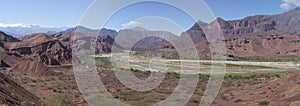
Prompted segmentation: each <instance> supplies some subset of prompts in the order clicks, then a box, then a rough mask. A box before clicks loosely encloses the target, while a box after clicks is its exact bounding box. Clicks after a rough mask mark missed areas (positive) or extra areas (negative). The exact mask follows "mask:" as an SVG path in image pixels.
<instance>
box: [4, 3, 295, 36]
mask: <svg viewBox="0 0 300 106" xmlns="http://www.w3.org/2000/svg"><path fill="white" fill-rule="evenodd" d="M99 1H101V0H99ZM93 2H94V0H3V1H1V9H0V13H1V15H0V27H1V26H14V25H15V26H18V25H23V24H24V25H33V24H34V25H39V26H48V27H74V26H77V25H79V23H80V20H81V18H82V16H83V15H84V14H85V12H86V11H87V9H88V8H89V6H90V5H91V4H92V3H93ZM204 2H206V4H207V5H208V6H209V8H210V9H211V10H212V12H213V13H214V15H215V16H216V17H221V18H223V19H225V20H235V19H241V18H244V17H246V16H251V15H258V14H259V15H263V14H266V15H272V14H279V13H282V12H285V11H288V10H290V9H293V8H295V7H296V6H300V0H204ZM187 5H189V4H188V3H187ZM98 13H99V14H101V11H99V12H98ZM178 14H180V15H178ZM148 16H161V17H164V19H165V20H167V21H168V19H170V20H171V21H173V22H175V23H176V24H177V25H178V26H179V27H181V28H183V30H187V29H188V28H190V27H191V26H192V25H193V24H194V21H193V20H191V18H190V17H189V16H188V15H186V14H184V13H183V12H182V11H181V10H180V9H178V8H176V7H172V6H168V5H164V4H158V3H156V4H155V3H152V4H151V3H140V4H136V5H132V6H130V7H126V8H124V9H122V10H120V11H118V12H116V13H115V15H113V16H112V17H111V19H110V20H108V22H107V24H106V25H105V27H107V28H109V29H114V30H120V29H122V28H124V27H128V26H138V25H141V24H142V23H141V22H137V20H140V21H141V20H142V21H143V18H145V17H146V18H147V17H148ZM164 19H162V20H164ZM158 22H161V21H158ZM157 24H159V23H157ZM156 27H157V26H156Z"/></svg>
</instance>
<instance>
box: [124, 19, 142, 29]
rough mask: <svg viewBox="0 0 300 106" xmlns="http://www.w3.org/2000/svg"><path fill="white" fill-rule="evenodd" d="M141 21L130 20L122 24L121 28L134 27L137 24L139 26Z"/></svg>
mask: <svg viewBox="0 0 300 106" xmlns="http://www.w3.org/2000/svg"><path fill="white" fill-rule="evenodd" d="M141 24H142V23H140V22H137V21H130V22H128V23H125V24H122V27H123V29H124V28H134V27H137V26H140V25H141Z"/></svg>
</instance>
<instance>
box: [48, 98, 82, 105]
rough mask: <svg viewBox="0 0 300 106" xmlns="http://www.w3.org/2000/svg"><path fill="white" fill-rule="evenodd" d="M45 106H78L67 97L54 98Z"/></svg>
mask: <svg viewBox="0 0 300 106" xmlns="http://www.w3.org/2000/svg"><path fill="white" fill-rule="evenodd" d="M45 106H76V105H75V104H74V103H72V101H71V100H70V99H69V98H68V97H67V96H63V97H53V98H51V99H50V100H49V101H48V102H46V103H45Z"/></svg>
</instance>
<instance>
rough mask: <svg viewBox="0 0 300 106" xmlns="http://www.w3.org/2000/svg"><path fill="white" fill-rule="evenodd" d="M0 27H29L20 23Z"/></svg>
mask: <svg viewBox="0 0 300 106" xmlns="http://www.w3.org/2000/svg"><path fill="white" fill-rule="evenodd" d="M0 27H30V25H26V24H22V23H17V24H5V23H0Z"/></svg>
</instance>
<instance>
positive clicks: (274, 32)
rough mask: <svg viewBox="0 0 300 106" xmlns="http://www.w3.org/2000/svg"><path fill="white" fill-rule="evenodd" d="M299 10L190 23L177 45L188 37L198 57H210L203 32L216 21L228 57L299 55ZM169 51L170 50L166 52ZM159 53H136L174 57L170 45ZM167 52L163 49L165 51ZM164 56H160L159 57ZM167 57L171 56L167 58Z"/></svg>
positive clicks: (165, 46)
mask: <svg viewBox="0 0 300 106" xmlns="http://www.w3.org/2000/svg"><path fill="white" fill-rule="evenodd" d="M298 17H300V8H295V9H293V10H291V11H288V12H285V13H282V14H278V15H257V16H249V17H246V18H244V19H240V20H230V21H226V20H223V19H221V18H218V19H216V20H215V21H213V22H212V23H210V24H207V23H203V22H200V21H199V22H198V23H196V24H194V25H193V26H192V27H191V28H190V29H189V30H188V31H186V34H182V35H181V36H180V37H179V39H178V43H183V42H182V41H181V39H182V38H184V37H185V36H189V37H190V38H191V39H192V40H193V42H194V44H195V46H196V48H197V50H198V52H199V56H200V57H201V58H210V56H211V53H210V48H209V41H207V39H206V37H207V36H209V35H206V34H205V33H204V31H203V29H202V28H201V27H200V25H201V26H202V27H209V26H211V25H212V24H214V23H215V22H218V23H219V25H220V29H221V31H222V33H223V35H224V37H225V40H224V42H225V43H226V46H224V47H226V50H227V55H226V56H228V57H277V56H282V57H284V56H300V53H299V49H298V48H297V47H299V45H300V44H299V41H298V40H299V38H300V37H299V35H300V29H299V25H300V18H298ZM170 48H171V49H170ZM161 49H162V50H161V52H164V53H157V52H143V53H140V54H145V55H147V56H149V55H156V56H161V57H168V58H178V57H177V56H178V55H169V54H168V53H167V52H170V54H176V51H175V50H174V47H172V46H171V44H167V45H164V46H163V47H162V48H161ZM165 49H167V50H165ZM161 54H164V55H161ZM169 56H171V57H169Z"/></svg>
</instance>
